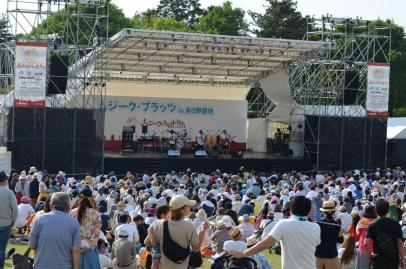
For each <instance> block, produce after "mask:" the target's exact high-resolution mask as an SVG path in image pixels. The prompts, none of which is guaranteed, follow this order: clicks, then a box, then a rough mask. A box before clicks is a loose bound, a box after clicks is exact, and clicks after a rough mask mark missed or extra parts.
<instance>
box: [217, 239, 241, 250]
mask: <svg viewBox="0 0 406 269" xmlns="http://www.w3.org/2000/svg"><path fill="white" fill-rule="evenodd" d="M246 249H247V243H245V242H244V241H234V240H227V241H225V242H224V246H223V250H224V251H230V250H235V251H244V250H246Z"/></svg>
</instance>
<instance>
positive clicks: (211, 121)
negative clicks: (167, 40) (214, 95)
mask: <svg viewBox="0 0 406 269" xmlns="http://www.w3.org/2000/svg"><path fill="white" fill-rule="evenodd" d="M106 102H107V103H106V114H105V115H106V117H105V131H104V134H105V136H106V141H107V143H106V148H107V149H109V148H115V147H116V148H117V147H119V145H118V144H117V143H112V142H113V141H117V142H118V141H120V140H121V135H122V130H123V126H135V127H136V128H135V129H136V135H137V136H138V137H139V136H140V135H141V123H142V122H143V121H144V119H145V120H146V122H147V123H148V126H149V127H148V135H149V136H152V135H156V136H159V137H162V136H165V137H166V136H167V135H168V132H169V131H170V130H175V131H177V132H179V131H184V130H185V131H186V132H188V137H190V138H191V140H192V141H195V137H196V135H197V133H198V132H199V130H203V132H204V133H212V134H215V133H216V132H218V131H221V130H227V132H228V133H229V134H230V135H231V137H235V138H233V140H234V141H235V142H237V143H244V144H245V143H246V136H247V134H246V128H247V127H246V126H247V101H245V100H237V101H236V100H232V101H228V100H202V99H168V98H138V97H122V96H119V97H118V96H107V100H106ZM114 145H115V146H114ZM120 145H121V143H120Z"/></svg>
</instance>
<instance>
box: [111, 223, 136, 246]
mask: <svg viewBox="0 0 406 269" xmlns="http://www.w3.org/2000/svg"><path fill="white" fill-rule="evenodd" d="M121 229H124V230H126V231H127V232H128V240H130V241H133V242H134V243H137V242H139V241H140V236H139V235H138V229H137V226H136V225H135V224H133V223H128V224H121V225H119V226H117V228H116V230H115V233H114V237H115V238H116V239H117V238H119V236H118V234H119V231H120V230H121Z"/></svg>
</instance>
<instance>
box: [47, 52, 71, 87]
mask: <svg viewBox="0 0 406 269" xmlns="http://www.w3.org/2000/svg"><path fill="white" fill-rule="evenodd" d="M68 68H69V57H68V56H57V55H52V56H51V60H50V65H49V80H48V88H47V94H48V95H50V94H65V93H66V83H67V82H68Z"/></svg>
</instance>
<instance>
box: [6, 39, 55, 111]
mask: <svg viewBox="0 0 406 269" xmlns="http://www.w3.org/2000/svg"><path fill="white" fill-rule="evenodd" d="M47 51H48V44H33V43H17V44H16V62H15V98H14V106H15V107H34V108H44V107H45V88H46V78H47Z"/></svg>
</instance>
